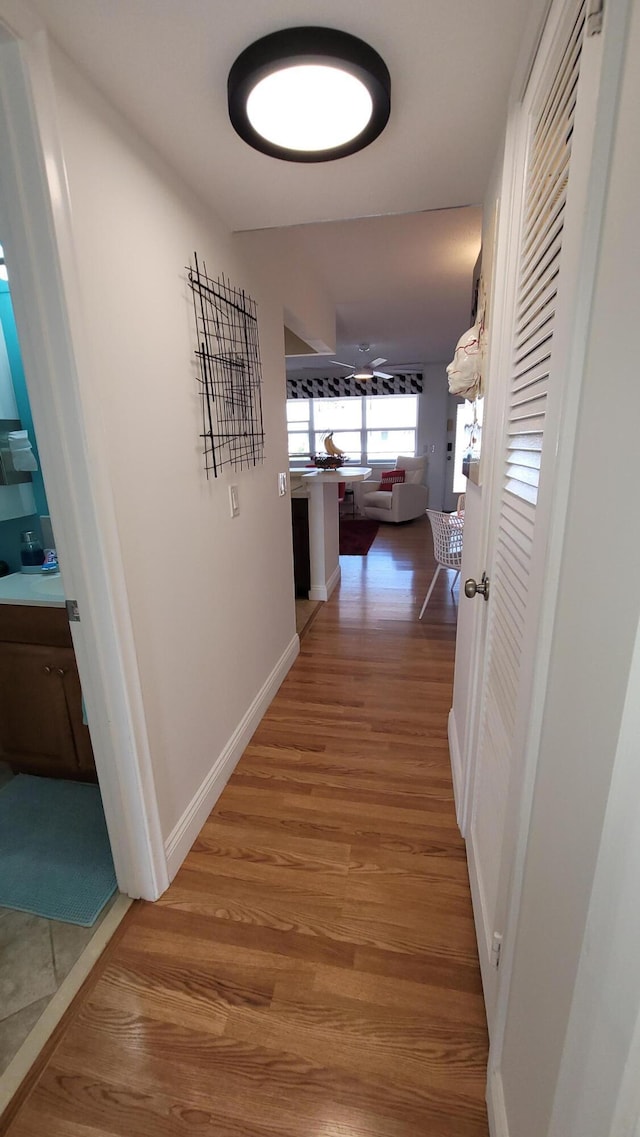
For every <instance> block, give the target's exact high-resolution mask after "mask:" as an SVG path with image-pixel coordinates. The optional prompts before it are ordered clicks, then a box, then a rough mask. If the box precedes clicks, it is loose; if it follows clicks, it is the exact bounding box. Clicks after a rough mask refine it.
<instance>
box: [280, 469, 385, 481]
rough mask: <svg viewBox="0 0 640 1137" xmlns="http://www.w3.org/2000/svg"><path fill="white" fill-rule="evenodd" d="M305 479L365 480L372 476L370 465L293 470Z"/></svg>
mask: <svg viewBox="0 0 640 1137" xmlns="http://www.w3.org/2000/svg"><path fill="white" fill-rule="evenodd" d="M291 473H292V474H293V473H295V474H298V475H300V476H301V477H302V478H303V479H304V480H305V481H307V480H309V481H314V482H364V481H365V480H366V479H367V478H369V477H371V467H370V466H338V469H337V470H320V469H318V470H308V469H306V468H305V469H302V470H292V471H291Z"/></svg>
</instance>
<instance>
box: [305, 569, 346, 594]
mask: <svg viewBox="0 0 640 1137" xmlns="http://www.w3.org/2000/svg"><path fill="white" fill-rule="evenodd" d="M339 580H340V565H337V567H336V568H335V569H334V570H333V572H332V573H331V576H330V577H329V579H328V581H327V583H326V584H315V585H314V586H313V587H312V588H310V589H309V600H328V599H329V597H330V596H331V593H332V592H333V590H334V588H335V587H336V585H337V584H338V582H339Z"/></svg>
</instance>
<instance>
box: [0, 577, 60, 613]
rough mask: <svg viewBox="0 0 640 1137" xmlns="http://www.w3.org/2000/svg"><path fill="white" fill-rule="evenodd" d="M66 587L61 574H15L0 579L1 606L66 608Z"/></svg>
mask: <svg viewBox="0 0 640 1137" xmlns="http://www.w3.org/2000/svg"><path fill="white" fill-rule="evenodd" d="M65 603H66V601H65V595H64V587H63V584H62V577H61V575H60V573H55V574H53V575H49V576H47V574H46V573H26V572H13V573H11V574H10V575H9V576H2V577H0V604H30V605H35V606H36V607H46V608H64V606H65Z"/></svg>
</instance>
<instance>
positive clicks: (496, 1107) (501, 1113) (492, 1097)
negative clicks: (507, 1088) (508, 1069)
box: [487, 1070, 509, 1137]
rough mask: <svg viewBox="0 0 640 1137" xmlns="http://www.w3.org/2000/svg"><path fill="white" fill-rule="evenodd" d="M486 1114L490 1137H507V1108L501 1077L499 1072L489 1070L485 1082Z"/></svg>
mask: <svg viewBox="0 0 640 1137" xmlns="http://www.w3.org/2000/svg"><path fill="white" fill-rule="evenodd" d="M487 1114H488V1116H489V1133H490V1134H491V1137H509V1123H508V1121H507V1107H506V1104H505V1100H504V1087H503V1085H502V1075H501V1073H500V1071H499V1070H491V1071H490V1072H489V1078H488V1081H487Z"/></svg>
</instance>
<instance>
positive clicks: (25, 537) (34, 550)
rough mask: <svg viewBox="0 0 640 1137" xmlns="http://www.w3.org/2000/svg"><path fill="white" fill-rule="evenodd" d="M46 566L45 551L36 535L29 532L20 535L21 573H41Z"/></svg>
mask: <svg viewBox="0 0 640 1137" xmlns="http://www.w3.org/2000/svg"><path fill="white" fill-rule="evenodd" d="M43 564H44V549H43V548H42V545H41V544H40V541H39V540H38V538H37V537H36V535H35V533H32V532H31V530H27V531H26V532H24V533H21V534H20V565H21V567H20V571H21V572H30V573H36V572H37V573H39V572H40V571H41V566H42V565H43Z"/></svg>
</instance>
